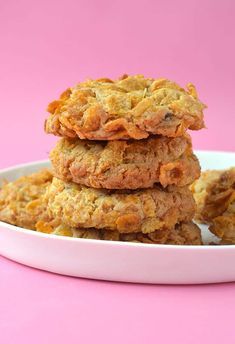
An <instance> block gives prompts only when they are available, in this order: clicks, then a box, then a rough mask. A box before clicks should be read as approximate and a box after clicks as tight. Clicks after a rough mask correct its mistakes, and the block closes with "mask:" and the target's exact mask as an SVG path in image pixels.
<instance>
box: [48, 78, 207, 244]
mask: <svg viewBox="0 0 235 344" xmlns="http://www.w3.org/2000/svg"><path fill="white" fill-rule="evenodd" d="M204 107H205V106H204V105H203V104H202V103H201V102H200V101H199V99H198V97H197V94H196V90H195V88H194V86H193V85H192V84H189V85H188V86H187V90H184V89H183V88H181V87H180V86H179V85H177V84H176V83H174V82H172V81H169V80H166V79H156V80H154V79H150V78H144V77H143V76H142V75H137V76H127V75H124V76H123V77H121V78H120V79H118V80H115V81H113V80H110V79H106V78H104V79H98V80H88V81H85V82H82V83H80V84H78V85H77V86H75V87H74V88H70V89H68V90H66V91H65V92H64V93H63V94H62V95H61V97H60V99H59V100H56V101H54V102H52V103H51V104H50V105H49V106H48V111H49V112H50V116H49V117H48V119H47V120H46V123H45V130H46V132H47V133H52V134H54V135H57V136H61V137H62V138H61V139H60V140H59V141H58V143H57V145H56V147H55V148H54V149H53V150H52V152H51V154H50V159H51V162H52V166H53V174H54V178H53V181H52V183H51V185H50V186H49V188H48V189H47V191H46V196H45V197H46V201H47V204H48V211H49V214H50V216H51V217H52V218H53V219H55V221H56V222H57V224H58V223H59V224H60V226H65V227H66V226H67V227H69V228H73V229H74V230H75V232H77V233H79V234H78V236H85V237H98V238H99V239H107V240H124V241H137V242H138V241H140V242H151V243H155V242H156V243H172V244H201V237H200V231H199V229H198V228H197V226H196V225H194V224H193V223H192V218H193V216H194V212H195V204H194V200H193V196H192V193H191V191H190V190H189V187H188V186H189V185H190V184H191V183H192V182H193V181H194V180H195V179H197V178H198V177H199V175H200V166H199V163H198V160H197V158H196V157H195V155H194V154H193V151H192V144H191V139H190V136H189V135H188V134H186V130H187V129H194V130H198V129H201V128H202V127H203V126H204V122H203V109H204ZM73 233H74V231H73ZM81 233H82V234H81Z"/></svg>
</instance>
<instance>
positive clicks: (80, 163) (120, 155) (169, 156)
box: [50, 136, 200, 189]
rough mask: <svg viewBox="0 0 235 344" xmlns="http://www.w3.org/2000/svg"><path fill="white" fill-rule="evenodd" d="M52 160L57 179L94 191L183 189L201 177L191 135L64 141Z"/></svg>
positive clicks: (57, 146) (51, 155)
mask: <svg viewBox="0 0 235 344" xmlns="http://www.w3.org/2000/svg"><path fill="white" fill-rule="evenodd" d="M50 159H51V162H52V165H53V167H54V168H53V174H54V175H55V176H56V177H58V178H60V179H63V180H64V181H68V182H70V181H72V182H74V183H78V184H83V185H86V186H89V187H93V188H105V189H138V188H149V187H153V186H154V184H155V183H160V184H162V185H163V186H164V187H165V186H167V185H171V184H174V185H177V186H184V185H187V184H191V183H192V182H193V181H194V180H195V179H197V178H198V177H199V176H200V165H199V162H198V160H197V158H196V156H195V155H193V153H192V148H191V140H190V138H189V136H182V137H177V138H168V137H163V136H159V137H150V138H148V139H145V140H139V141H136V140H134V141H133V140H129V141H98V142H97V141H87V140H79V139H61V140H60V141H59V142H58V143H57V145H56V147H55V148H54V149H53V150H52V151H51V153H50Z"/></svg>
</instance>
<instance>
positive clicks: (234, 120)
mask: <svg viewBox="0 0 235 344" xmlns="http://www.w3.org/2000/svg"><path fill="white" fill-rule="evenodd" d="M234 16H235V2H234V1H233V0H223V1H222V0H221V1H215V0H201V1H199V0H180V1H169V0H163V1H153V0H152V1H151V0H145V1H137V0H136V1H128V0H126V1H124V0H120V1H108V0H106V1H104V0H103V1H94V0H93V1H91V0H84V1H75V0H66V1H65V0H63V1H59V0H57V1H49V0H47V1H44V0H41V1H30V0H28V1H27V0H18V1H12V0H8V1H3V0H0V42H1V47H0V94H1V110H0V111H1V112H0V118H1V122H0V147H1V148H0V152H1V159H0V167H6V166H8V165H13V164H16V163H21V162H27V161H31V160H37V159H42V158H46V157H47V155H48V151H49V150H50V148H51V147H52V146H53V144H54V142H55V140H56V139H55V138H54V137H50V136H46V135H45V134H44V133H43V121H44V119H45V117H46V112H45V108H46V105H47V103H48V102H49V101H50V100H53V99H54V98H55V97H57V96H58V94H59V93H60V92H61V91H63V90H64V89H65V88H66V87H68V86H71V85H73V84H74V83H76V82H78V81H79V80H83V79H84V78H86V77H94V78H95V77H100V76H108V77H117V76H119V75H120V74H122V73H130V74H134V73H142V74H145V75H146V76H153V77H158V76H164V77H168V78H172V79H174V80H176V81H178V82H179V83H181V84H182V85H185V84H186V83H187V82H193V83H195V84H196V85H197V88H198V91H199V95H200V97H201V99H202V100H203V101H204V102H205V103H206V104H207V105H208V109H207V110H206V112H205V115H206V124H207V127H208V129H207V130H202V131H201V132H194V133H193V134H192V135H193V140H194V146H195V148H199V149H214V150H230V151H234V150H235V140H234V126H235V116H234V90H235V89H234V79H235V63H234V61H235V48H234V34H235V24H234ZM234 316H235V284H227V285H213V286H192V287H184V286H181V287H180V286H179V287H176V286H144V285H126V284H117V283H108V282H98V281H96V282H95V281H88V280H81V279H74V278H68V277H61V276H57V275H52V274H49V273H45V272H40V271H36V270H33V269H30V268H27V267H23V266H20V265H18V264H16V263H13V262H10V261H8V260H6V259H4V258H0V343H1V344H8V343H15V342H16V340H17V343H40V344H41V343H49V342H50V343H55V342H56V343H65V341H66V342H69V343H78V340H80V342H81V343H82V342H83V343H85V342H89V343H94V342H98V343H99V342H102V343H109V342H112V343H119V342H125V343H131V342H133V343H143V342H145V341H146V342H147V341H148V342H153V341H158V342H163V341H164V342H165V343H172V342H174V343H177V342H179V343H221V342H224V341H226V342H227V343H230V342H234V340H235V332H234V321H233V319H234Z"/></svg>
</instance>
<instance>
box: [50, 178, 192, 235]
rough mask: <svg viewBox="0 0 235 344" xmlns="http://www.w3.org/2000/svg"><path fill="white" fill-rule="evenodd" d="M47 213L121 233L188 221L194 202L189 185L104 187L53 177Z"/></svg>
mask: <svg viewBox="0 0 235 344" xmlns="http://www.w3.org/2000/svg"><path fill="white" fill-rule="evenodd" d="M45 202H47V203H48V211H49V215H50V216H51V217H52V218H54V219H55V220H57V221H59V222H62V223H64V224H65V225H67V226H69V227H75V228H76V227H78V228H91V227H94V228H97V229H100V228H106V229H110V230H117V231H119V232H120V233H130V232H143V233H151V232H154V231H155V230H161V229H169V228H173V227H174V226H175V225H176V223H179V222H182V221H185V222H187V221H190V220H191V219H192V217H193V215H194V211H195V203H194V199H193V196H192V194H191V192H190V191H189V189H188V187H182V188H177V187H173V186H169V187H167V188H166V189H163V188H161V187H160V186H159V187H158V186H156V187H154V188H151V189H144V190H132V191H130V190H125V191H123V190H113V191H111V190H107V189H94V188H88V187H86V186H82V185H78V184H74V183H66V182H64V181H62V180H60V179H57V178H53V181H52V184H51V185H50V187H49V188H48V189H47V191H46V194H45Z"/></svg>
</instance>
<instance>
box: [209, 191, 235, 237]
mask: <svg viewBox="0 0 235 344" xmlns="http://www.w3.org/2000/svg"><path fill="white" fill-rule="evenodd" d="M209 230H210V231H211V232H212V233H213V234H215V235H216V236H217V237H218V238H220V239H221V240H222V243H224V244H235V192H234V194H233V198H231V203H230V204H229V206H228V208H227V210H226V211H225V212H223V213H222V214H221V215H220V216H217V217H215V218H213V220H212V224H211V225H210V227H209Z"/></svg>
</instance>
